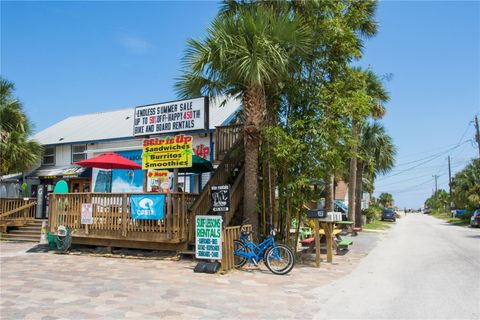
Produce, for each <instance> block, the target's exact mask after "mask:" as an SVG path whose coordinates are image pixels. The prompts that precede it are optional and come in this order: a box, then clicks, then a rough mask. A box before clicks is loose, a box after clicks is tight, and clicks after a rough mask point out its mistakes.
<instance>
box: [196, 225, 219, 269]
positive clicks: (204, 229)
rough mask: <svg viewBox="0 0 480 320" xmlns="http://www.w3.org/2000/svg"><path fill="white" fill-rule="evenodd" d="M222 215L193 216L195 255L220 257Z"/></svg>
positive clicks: (197, 256)
mask: <svg viewBox="0 0 480 320" xmlns="http://www.w3.org/2000/svg"><path fill="white" fill-rule="evenodd" d="M221 237H222V217H221V216H196V217H195V257H196V258H197V259H215V260H221V259H222V238H221Z"/></svg>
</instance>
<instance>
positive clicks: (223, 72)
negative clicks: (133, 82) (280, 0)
mask: <svg viewBox="0 0 480 320" xmlns="http://www.w3.org/2000/svg"><path fill="white" fill-rule="evenodd" d="M308 34H309V33H308V32H307V30H306V28H305V27H304V25H303V24H301V23H300V21H298V20H297V19H295V18H292V17H291V16H288V15H277V14H275V12H274V11H273V10H272V9H269V8H268V7H264V6H246V7H240V8H238V10H234V11H233V12H232V13H228V12H224V13H222V14H221V15H219V16H218V17H217V18H216V19H215V20H214V21H213V23H212V24H211V26H210V28H209V29H208V30H207V36H206V38H205V39H204V40H203V41H196V40H189V42H188V48H187V51H186V53H185V56H184V59H183V63H184V68H183V75H182V76H181V77H180V79H179V81H178V82H177V84H176V89H177V93H178V94H179V96H181V97H184V98H187V97H192V96H198V95H208V96H217V95H220V94H226V95H231V96H235V97H240V98H241V99H242V101H243V111H244V119H245V123H244V141H245V142H244V143H245V190H244V212H245V214H244V217H245V218H246V219H248V220H249V222H250V223H252V226H253V230H254V232H258V214H257V200H258V198H257V192H258V180H257V179H258V157H259V145H260V139H261V135H260V133H261V129H262V127H263V125H264V120H265V115H266V113H267V103H266V95H265V92H266V90H267V89H268V88H269V87H271V86H273V85H277V82H280V81H281V79H282V78H284V77H285V76H286V74H287V73H288V70H289V69H290V68H291V67H292V65H293V59H292V57H293V56H294V55H295V54H297V53H298V52H306V51H307V48H308V46H309V38H308Z"/></svg>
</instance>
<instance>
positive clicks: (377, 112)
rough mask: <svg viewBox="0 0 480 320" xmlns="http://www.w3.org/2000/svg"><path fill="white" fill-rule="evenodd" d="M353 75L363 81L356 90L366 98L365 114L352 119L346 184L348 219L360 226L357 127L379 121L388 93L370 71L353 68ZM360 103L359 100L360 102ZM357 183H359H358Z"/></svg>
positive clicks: (383, 111)
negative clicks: (368, 122)
mask: <svg viewBox="0 0 480 320" xmlns="http://www.w3.org/2000/svg"><path fill="white" fill-rule="evenodd" d="M352 72H353V74H354V75H355V74H358V75H360V77H361V78H362V79H363V81H364V82H363V88H358V89H357V90H359V91H364V92H363V93H364V94H365V95H366V97H367V98H368V108H366V110H367V113H365V114H361V113H360V114H356V115H355V116H354V117H352V139H353V141H354V145H353V147H352V157H351V159H350V173H349V174H350V177H349V183H348V212H349V218H350V219H351V220H352V219H353V220H354V221H355V225H356V226H361V223H362V219H361V214H360V212H359V211H357V210H356V207H357V206H356V202H357V201H356V198H357V194H358V193H357V191H356V187H357V170H358V164H357V158H358V155H357V153H358V144H359V142H360V136H359V127H360V126H361V125H362V123H363V122H364V121H365V120H366V118H367V117H373V118H374V119H380V118H382V117H383V116H384V115H385V107H384V104H385V103H386V102H388V100H390V97H389V95H388V92H387V91H386V90H385V88H384V87H383V84H382V81H381V79H380V78H379V77H378V76H377V75H376V74H375V73H374V72H373V71H371V70H370V69H368V70H366V71H362V70H361V69H360V68H353V69H352ZM360 101H361V100H360ZM358 183H361V181H359V182H358Z"/></svg>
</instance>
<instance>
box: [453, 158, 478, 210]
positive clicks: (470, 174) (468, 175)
mask: <svg viewBox="0 0 480 320" xmlns="http://www.w3.org/2000/svg"><path fill="white" fill-rule="evenodd" d="M452 198H453V202H454V203H455V206H456V207H457V208H466V209H468V210H469V211H471V212H473V211H474V210H475V209H478V208H480V160H479V159H476V160H472V162H470V163H469V164H468V165H467V166H466V167H465V168H464V169H463V170H462V171H460V172H458V173H457V174H456V175H455V177H454V178H453V183H452Z"/></svg>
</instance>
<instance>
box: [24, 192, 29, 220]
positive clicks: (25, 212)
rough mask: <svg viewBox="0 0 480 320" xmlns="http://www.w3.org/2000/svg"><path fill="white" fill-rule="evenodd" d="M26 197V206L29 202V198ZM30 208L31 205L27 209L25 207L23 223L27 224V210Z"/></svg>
mask: <svg viewBox="0 0 480 320" xmlns="http://www.w3.org/2000/svg"><path fill="white" fill-rule="evenodd" d="M25 199H26V198H24V201H25V204H24V205H25V206H26V205H27V204H28V200H25ZM28 210H30V207H27V208H25V209H23V223H24V224H27V212H28Z"/></svg>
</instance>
